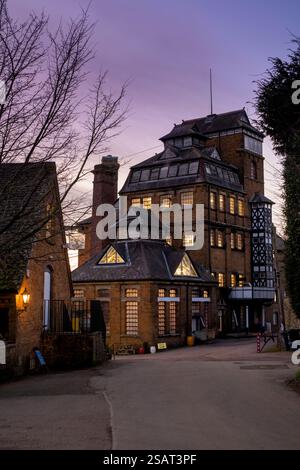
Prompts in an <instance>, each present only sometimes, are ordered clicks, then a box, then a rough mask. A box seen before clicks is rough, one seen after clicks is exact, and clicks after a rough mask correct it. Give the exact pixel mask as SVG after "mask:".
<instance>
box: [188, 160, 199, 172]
mask: <svg viewBox="0 0 300 470" xmlns="http://www.w3.org/2000/svg"><path fill="white" fill-rule="evenodd" d="M198 168H199V162H191V163H190V165H189V174H190V175H195V174H196V173H198Z"/></svg>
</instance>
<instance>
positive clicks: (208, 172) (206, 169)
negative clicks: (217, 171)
mask: <svg viewBox="0 0 300 470" xmlns="http://www.w3.org/2000/svg"><path fill="white" fill-rule="evenodd" d="M205 171H206V174H207V175H210V174H211V168H210V165H208V164H206V165H205Z"/></svg>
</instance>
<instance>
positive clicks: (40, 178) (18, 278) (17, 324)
mask: <svg viewBox="0 0 300 470" xmlns="http://www.w3.org/2000/svg"><path fill="white" fill-rule="evenodd" d="M0 182H1V202H0V207H1V208H0V253H1V255H0V335H1V338H2V339H4V340H5V343H6V350H7V366H8V367H9V368H11V369H14V370H15V371H16V372H20V373H21V372H23V371H24V370H26V369H28V367H29V362H30V358H31V357H32V349H33V348H34V347H38V348H39V347H41V337H42V332H43V331H45V330H47V329H48V328H49V327H50V320H51V318H50V301H51V299H64V300H68V299H70V298H71V295H72V285H71V275H70V269H69V262H68V257H67V250H66V242H65V237H64V229H63V220H62V214H61V210H60V202H59V192H58V184H57V176H56V167H55V163H50V162H48V163H30V164H21V163H20V164H17V163H14V164H1V165H0ZM47 302H48V303H47Z"/></svg>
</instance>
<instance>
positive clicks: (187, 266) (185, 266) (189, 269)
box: [174, 254, 198, 277]
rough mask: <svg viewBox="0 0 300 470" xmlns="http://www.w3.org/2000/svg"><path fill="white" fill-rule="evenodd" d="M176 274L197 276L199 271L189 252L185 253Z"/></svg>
mask: <svg viewBox="0 0 300 470" xmlns="http://www.w3.org/2000/svg"><path fill="white" fill-rule="evenodd" d="M174 276H190V277H197V276H198V275H197V272H196V270H195V268H194V266H193V265H192V262H191V260H190V258H189V257H188V255H187V254H185V255H184V256H183V258H182V260H181V262H180V264H179V265H178V267H177V269H176V271H175V273H174Z"/></svg>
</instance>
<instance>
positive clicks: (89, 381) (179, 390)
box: [0, 339, 300, 450]
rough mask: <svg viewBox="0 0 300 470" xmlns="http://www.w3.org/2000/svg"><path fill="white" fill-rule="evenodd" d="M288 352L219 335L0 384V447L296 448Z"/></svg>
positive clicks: (296, 408) (297, 418)
mask: <svg viewBox="0 0 300 470" xmlns="http://www.w3.org/2000/svg"><path fill="white" fill-rule="evenodd" d="M296 370H298V369H297V367H296V366H293V365H292V364H291V361H290V354H289V353H273V352H263V353H261V354H257V353H256V352H255V339H251V340H225V341H218V342H216V343H214V344H212V345H206V346H197V347H194V348H181V349H177V350H173V351H166V352H163V353H159V354H155V355H144V356H132V357H121V358H118V359H117V360H115V361H110V362H109V363H108V364H106V365H105V366H102V367H97V368H92V369H88V370H80V371H75V372H68V373H61V374H49V375H47V376H39V377H29V378H26V379H24V380H21V381H18V382H12V383H9V384H5V385H1V386H0V410H1V412H0V448H1V449H129V450H130V449H149V450H150V449H157V450H159V449H167V450H169V449H173V450H176V449H177V450H180V449H199V450H201V449H300V439H299V423H300V396H299V395H298V394H297V393H296V392H294V391H292V390H290V389H289V388H288V387H287V386H286V380H287V379H288V378H291V377H293V376H294V374H295V372H296Z"/></svg>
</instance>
